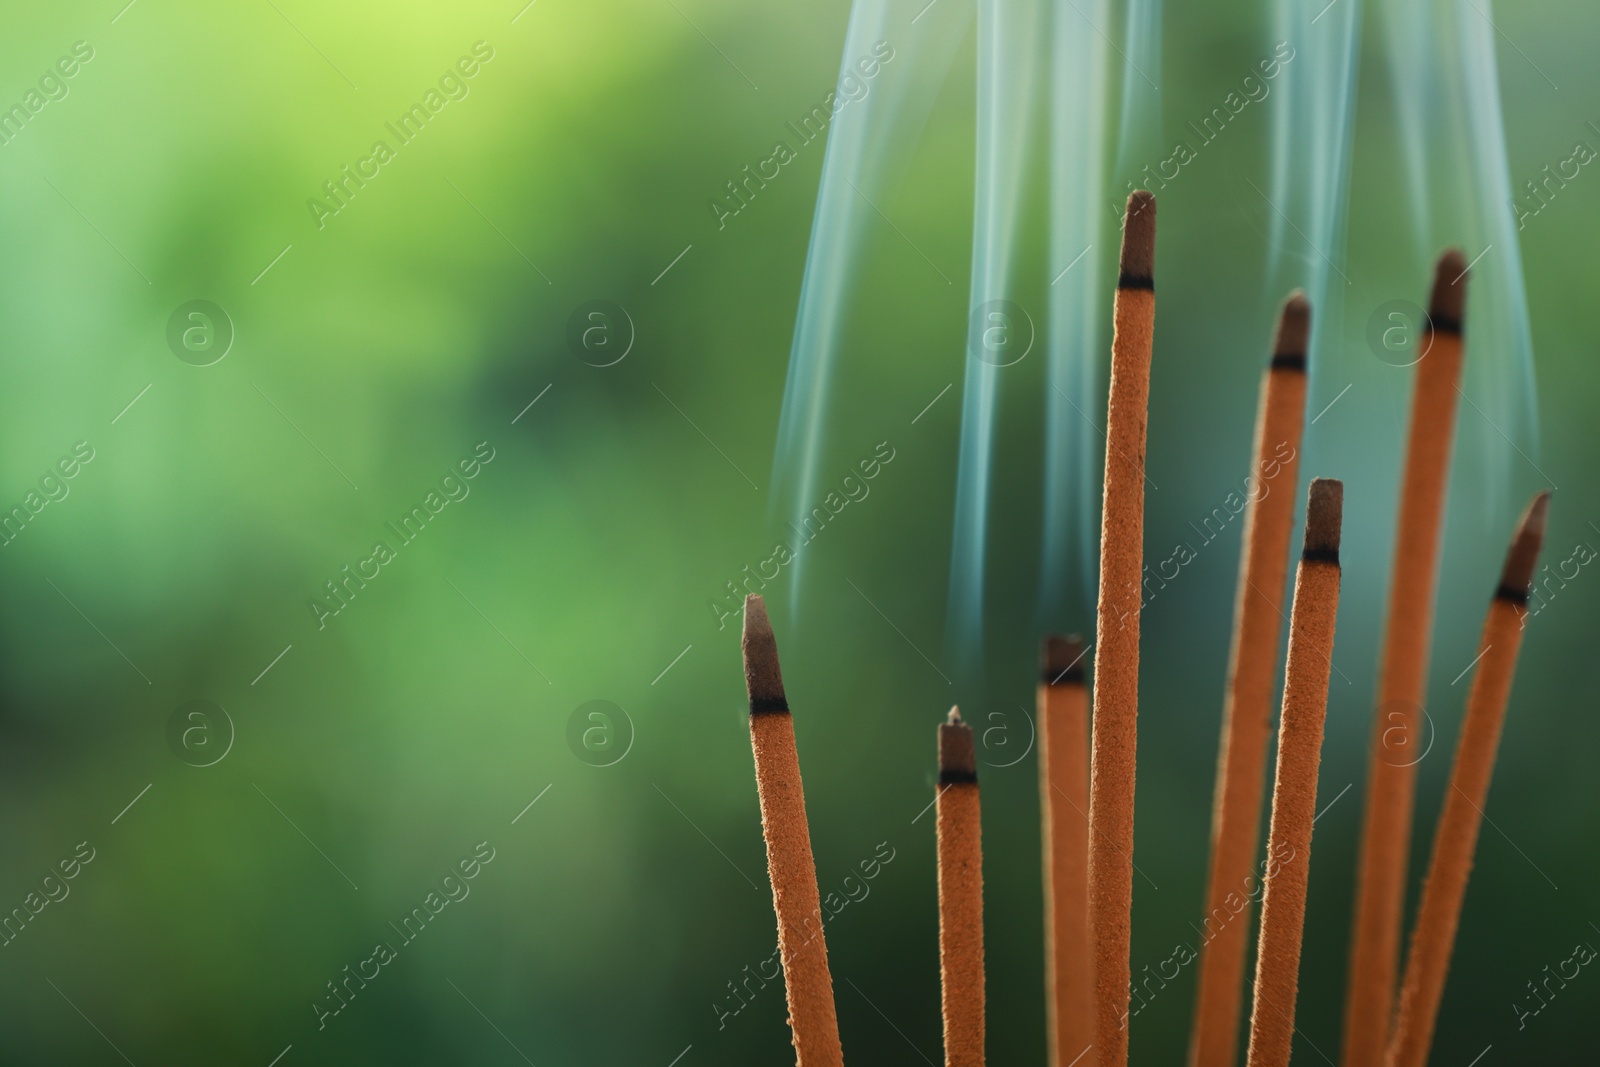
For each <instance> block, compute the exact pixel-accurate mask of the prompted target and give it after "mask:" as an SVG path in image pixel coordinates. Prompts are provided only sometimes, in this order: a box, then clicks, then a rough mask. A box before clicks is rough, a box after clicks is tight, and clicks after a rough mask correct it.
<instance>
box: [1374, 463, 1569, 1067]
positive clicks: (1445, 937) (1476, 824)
mask: <svg viewBox="0 0 1600 1067" xmlns="http://www.w3.org/2000/svg"><path fill="white" fill-rule="evenodd" d="M1549 504H1550V494H1549V493H1540V494H1539V495H1538V496H1536V497H1534V498H1533V503H1531V504H1529V505H1528V510H1527V511H1526V512H1525V513H1524V514H1523V516H1522V521H1521V522H1520V523H1518V524H1517V532H1516V534H1515V535H1514V536H1513V537H1512V540H1511V548H1510V549H1509V550H1508V551H1507V553H1506V562H1505V568H1504V569H1503V570H1502V571H1501V573H1500V585H1499V587H1498V588H1497V589H1496V590H1495V594H1494V599H1493V600H1491V601H1490V602H1489V613H1488V617H1487V618H1485V619H1484V621H1483V640H1482V642H1481V643H1480V647H1479V652H1478V659H1477V665H1478V668H1477V671H1476V672H1475V673H1474V674H1473V676H1472V690H1471V692H1469V693H1468V694H1467V714H1466V718H1465V720H1464V721H1463V722H1462V724H1461V739H1460V741H1459V742H1458V743H1457V746H1456V762H1455V766H1454V767H1453V768H1452V769H1451V771H1450V785H1449V788H1448V789H1446V791H1445V796H1444V809H1443V810H1442V811H1441V812H1440V813H1439V826H1438V829H1437V830H1436V831H1435V834H1434V839H1433V859H1432V861H1431V862H1430V864H1429V866H1428V878H1427V881H1425V882H1423V884H1422V903H1421V905H1420V906H1419V907H1418V909H1417V925H1416V927H1415V928H1414V929H1413V930H1412V932H1411V955H1410V958H1409V959H1408V960H1407V961H1406V972H1405V982H1404V984H1403V985H1402V986H1401V989H1400V1011H1399V1014H1398V1016H1397V1017H1396V1019H1395V1029H1394V1038H1393V1040H1392V1041H1391V1042H1390V1045H1389V1051H1388V1055H1387V1058H1386V1062H1387V1064H1388V1065H1389V1067H1424V1064H1426V1063H1427V1060H1428V1049H1429V1046H1431V1045H1432V1044H1433V1028H1434V1024H1435V1022H1437V1021H1438V1017H1439V1001H1440V999H1441V997H1442V996H1443V995H1444V979H1445V975H1446V973H1448V971H1449V970H1450V953H1451V950H1452V949H1453V948H1454V946H1455V939H1456V928H1457V926H1458V924H1459V923H1460V921H1461V902H1462V901H1463V900H1464V899H1465V898H1466V895H1467V875H1468V874H1470V873H1471V871H1472V856H1473V852H1474V851H1475V850H1476V849H1477V845H1478V830H1479V829H1480V828H1481V825H1482V821H1483V807H1484V804H1485V803H1486V802H1487V800H1488V796H1489V778H1490V776H1491V775H1492V774H1493V773H1494V757H1495V751H1496V750H1497V749H1498V748H1499V747H1500V728H1501V726H1502V725H1503V724H1504V723H1505V716H1506V702H1507V701H1508V700H1509V699H1510V697H1511V679H1512V676H1513V675H1514V674H1515V673H1516V669H1517V654H1518V653H1519V652H1520V651H1521V650H1522V623H1523V619H1524V617H1525V616H1526V614H1527V611H1528V606H1527V605H1528V585H1529V583H1530V582H1531V581H1532V580H1533V568H1534V564H1535V563H1536V562H1537V561H1538V558H1539V548H1540V545H1541V544H1542V542H1543V540H1544V524H1545V512H1546V510H1547V509H1548V507H1549Z"/></svg>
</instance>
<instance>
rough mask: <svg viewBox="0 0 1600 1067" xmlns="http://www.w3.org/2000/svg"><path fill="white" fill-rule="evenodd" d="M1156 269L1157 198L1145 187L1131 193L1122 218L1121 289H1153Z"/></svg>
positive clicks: (1118, 283) (1118, 280) (1119, 280)
mask: <svg viewBox="0 0 1600 1067" xmlns="http://www.w3.org/2000/svg"><path fill="white" fill-rule="evenodd" d="M1155 271H1156V198H1155V194H1154V193H1151V192H1150V191H1149V190H1146V189H1135V190H1134V191H1133V192H1132V193H1130V194H1128V210H1127V213H1126V214H1125V215H1124V216H1123V219H1122V260H1121V267H1120V277H1119V278H1118V279H1117V288H1119V289H1154V288H1155V287H1156V282H1155Z"/></svg>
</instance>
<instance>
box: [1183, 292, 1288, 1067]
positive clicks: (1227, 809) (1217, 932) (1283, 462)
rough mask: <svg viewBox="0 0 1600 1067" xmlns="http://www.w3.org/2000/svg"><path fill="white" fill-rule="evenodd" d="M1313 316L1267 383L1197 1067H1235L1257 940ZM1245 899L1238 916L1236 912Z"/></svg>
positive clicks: (1246, 550) (1238, 626) (1211, 892)
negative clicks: (1235, 903)
mask: <svg viewBox="0 0 1600 1067" xmlns="http://www.w3.org/2000/svg"><path fill="white" fill-rule="evenodd" d="M1310 328H1311V305H1310V304H1308V303H1307V302H1306V298H1305V294H1303V293H1301V292H1300V291H1299V290H1295V292H1294V293H1292V294H1290V296H1289V299H1288V300H1286V301H1284V304H1283V310H1282V312H1281V313H1280V314H1279V317H1278V335H1277V339H1276V342H1275V343H1274V345H1273V352H1272V362H1271V363H1270V364H1269V365H1268V367H1267V370H1266V372H1265V373H1264V374H1263V375H1262V378H1261V401H1260V407H1259V408H1258V409H1257V411H1256V439H1255V449H1254V454H1253V459H1254V462H1253V464H1252V466H1251V469H1250V476H1251V479H1252V484H1253V486H1254V492H1253V493H1252V494H1251V496H1250V498H1249V500H1248V501H1247V502H1246V504H1245V513H1244V538H1243V541H1244V544H1243V547H1242V554H1243V558H1242V559H1241V560H1240V561H1239V587H1238V592H1237V593H1236V594H1235V597H1234V609H1233V646H1232V649H1231V651H1230V652H1229V656H1228V690H1227V697H1226V699H1225V701H1224V704H1223V712H1222V743H1221V746H1220V750H1219V752H1218V754H1217V786H1216V797H1215V800H1214V801H1213V803H1212V809H1211V872H1210V876H1209V879H1208V882H1207V885H1206V897H1205V900H1206V917H1205V920H1204V922H1203V923H1202V927H1203V933H1202V934H1201V947H1200V977H1199V989H1198V993H1197V995H1196V1001H1195V1016H1194V1034H1193V1036H1192V1037H1191V1039H1190V1043H1189V1063H1190V1064H1191V1067H1232V1065H1233V1064H1234V1063H1235V1062H1236V1060H1237V1051H1238V1049H1237V1046H1238V1039H1239V1001H1240V998H1241V994H1242V990H1241V987H1242V984H1243V979H1244V959H1245V948H1246V945H1247V943H1248V940H1249V936H1248V935H1249V931H1250V904H1249V901H1250V899H1251V897H1252V894H1253V889H1252V885H1253V883H1254V879H1255V861H1256V860H1255V858H1256V845H1257V843H1258V842H1259V840H1260V829H1259V828H1260V824H1261V786H1262V782H1263V781H1264V779H1265V778H1266V768H1267V739H1268V737H1269V735H1270V734H1271V732H1272V690H1273V682H1274V681H1275V680H1276V677H1277V672H1278V635H1279V633H1281V632H1282V631H1281V627H1282V625H1283V585H1284V577H1285V572H1286V571H1287V570H1288V567H1289V537H1290V534H1291V532H1292V530H1293V527H1294V497H1295V490H1296V489H1297V488H1298V486H1299V473H1300V437H1301V431H1302V428H1303V426H1304V424H1305V411H1306V340H1307V337H1308V335H1309V333H1310ZM1230 897H1232V898H1234V899H1238V898H1240V897H1243V898H1244V900H1245V901H1246V903H1245V905H1244V907H1243V909H1242V910H1240V911H1238V912H1237V913H1235V911H1234V910H1233V909H1231V908H1230V907H1229V906H1228V904H1227V901H1228V899H1229V898H1230Z"/></svg>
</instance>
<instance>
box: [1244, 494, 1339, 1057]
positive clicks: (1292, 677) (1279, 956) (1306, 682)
mask: <svg viewBox="0 0 1600 1067" xmlns="http://www.w3.org/2000/svg"><path fill="white" fill-rule="evenodd" d="M1343 502H1344V486H1343V484H1342V483H1340V482H1337V481H1334V480H1333V479H1331V478H1316V479H1314V480H1313V481H1312V482H1311V493H1310V500H1309V502H1308V503H1307V505H1306V540H1305V550H1304V552H1302V553H1301V556H1300V566H1299V568H1298V570H1297V571H1296V574H1295V583H1294V607H1293V609H1292V610H1291V614H1290V618H1289V662H1288V666H1287V667H1286V668H1285V676H1284V683H1283V716H1282V723H1281V725H1280V727H1279V731H1278V770H1277V776H1276V778H1275V779H1274V780H1273V784H1272V825H1271V828H1270V829H1269V830H1268V833H1267V878H1266V886H1267V887H1266V893H1265V895H1264V896H1263V898H1262V901H1261V943H1260V946H1259V949H1258V951H1257V954H1256V989H1255V1006H1254V1008H1253V1010H1252V1011H1251V1013H1250V1052H1249V1055H1248V1057H1247V1059H1246V1062H1247V1064H1248V1067H1288V1063H1289V1049H1290V1045H1291V1044H1292V1043H1293V1041H1294V1007H1295V998H1296V996H1297V994H1298V992H1299V985H1300V942H1301V938H1302V936H1303V935H1304V933H1305V920H1306V882H1307V875H1308V874H1309V873H1310V870H1311V828H1312V824H1313V823H1314V822H1315V821H1316V818H1317V768H1318V767H1319V766H1320V765H1321V762H1322V727H1323V722H1324V720H1325V719H1326V718H1327V713H1328V675H1329V673H1330V672H1331V670H1332V668H1333V631H1334V622H1335V619H1336V617H1337V615H1338V612H1339V527H1340V520H1341V514H1342V511H1343Z"/></svg>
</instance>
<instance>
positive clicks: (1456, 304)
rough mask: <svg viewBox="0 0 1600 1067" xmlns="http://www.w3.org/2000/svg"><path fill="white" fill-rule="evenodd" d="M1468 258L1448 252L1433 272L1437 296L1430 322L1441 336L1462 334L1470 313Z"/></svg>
mask: <svg viewBox="0 0 1600 1067" xmlns="http://www.w3.org/2000/svg"><path fill="white" fill-rule="evenodd" d="M1467 280H1468V279H1467V257H1466V256H1464V255H1462V254H1461V249H1459V248H1447V249H1445V250H1444V252H1443V253H1442V254H1441V255H1440V256H1439V262H1438V265H1437V266H1436V267H1435V268H1434V271H1433V296H1432V297H1431V298H1430V299H1429V301H1428V320H1429V321H1430V322H1431V323H1432V324H1433V329H1434V330H1435V331H1436V332H1438V333H1456V334H1458V333H1460V332H1461V330H1462V326H1463V322H1464V320H1465V317H1466V312H1467Z"/></svg>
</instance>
